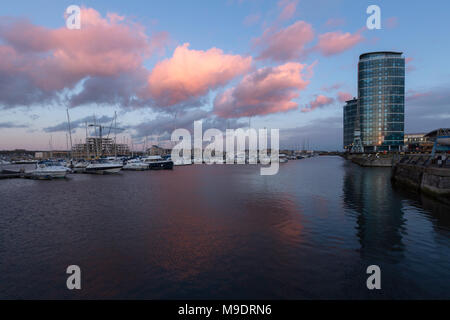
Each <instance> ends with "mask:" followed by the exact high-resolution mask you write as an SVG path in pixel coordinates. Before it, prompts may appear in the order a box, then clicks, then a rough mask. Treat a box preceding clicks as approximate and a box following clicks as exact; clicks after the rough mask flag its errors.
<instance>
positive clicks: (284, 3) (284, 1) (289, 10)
mask: <svg viewBox="0 0 450 320" xmlns="http://www.w3.org/2000/svg"><path fill="white" fill-rule="evenodd" d="M297 4H298V0H291V1H290V0H281V1H279V2H278V6H279V7H280V8H282V11H281V13H280V15H279V19H280V20H289V19H291V18H292V17H293V16H294V14H295V11H296V10H297Z"/></svg>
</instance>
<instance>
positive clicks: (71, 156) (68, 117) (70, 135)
mask: <svg viewBox="0 0 450 320" xmlns="http://www.w3.org/2000/svg"><path fill="white" fill-rule="evenodd" d="M66 111H67V124H68V128H69V138H70V158H71V159H72V158H73V154H72V129H71V127H70V116H69V108H67V109H66Z"/></svg>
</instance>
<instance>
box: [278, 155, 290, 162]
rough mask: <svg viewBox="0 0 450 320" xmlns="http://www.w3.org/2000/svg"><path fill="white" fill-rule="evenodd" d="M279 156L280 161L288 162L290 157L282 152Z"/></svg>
mask: <svg viewBox="0 0 450 320" xmlns="http://www.w3.org/2000/svg"><path fill="white" fill-rule="evenodd" d="M279 158H280V163H286V162H288V158H287V156H286V155H285V154H284V153H280V155H279Z"/></svg>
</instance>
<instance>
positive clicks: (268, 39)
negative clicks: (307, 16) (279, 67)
mask: <svg viewBox="0 0 450 320" xmlns="http://www.w3.org/2000/svg"><path fill="white" fill-rule="evenodd" d="M313 39H314V30H313V28H312V26H311V25H310V24H309V23H307V22H304V21H297V22H295V23H294V24H292V25H290V26H289V27H287V28H285V29H281V30H279V31H277V32H273V30H272V29H267V30H266V31H265V32H264V34H263V35H262V36H261V37H260V38H258V39H256V40H255V45H256V46H259V47H262V48H263V50H262V52H261V54H260V55H259V57H258V58H257V59H272V60H274V61H286V60H290V59H298V58H299V57H300V56H301V55H302V54H303V53H304V47H305V45H306V44H307V43H309V42H311V41H312V40H313Z"/></svg>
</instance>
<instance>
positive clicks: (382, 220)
mask: <svg viewBox="0 0 450 320" xmlns="http://www.w3.org/2000/svg"><path fill="white" fill-rule="evenodd" d="M344 171H345V173H344V183H343V200H344V208H345V209H346V210H345V212H346V214H348V215H352V216H354V217H355V218H356V223H357V226H356V229H357V237H358V239H359V242H360V244H361V255H362V257H363V258H368V259H374V260H375V261H376V260H378V259H379V258H381V257H383V258H388V259H392V262H395V261H399V260H401V259H402V258H403V252H404V244H403V242H402V238H403V235H404V234H405V232H406V230H405V219H404V212H403V208H402V201H401V199H400V198H398V197H396V195H395V193H393V192H392V188H391V184H390V171H389V169H386V168H361V167H359V166H356V165H354V164H350V163H345V164H344ZM380 260H381V259H380ZM383 260H384V259H383Z"/></svg>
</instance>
